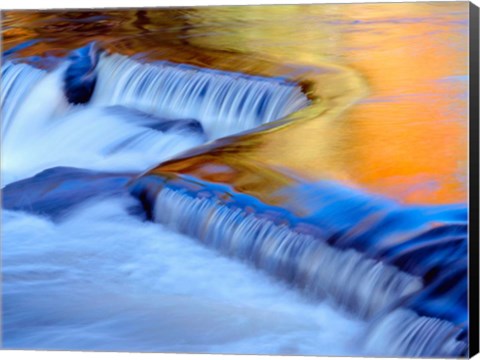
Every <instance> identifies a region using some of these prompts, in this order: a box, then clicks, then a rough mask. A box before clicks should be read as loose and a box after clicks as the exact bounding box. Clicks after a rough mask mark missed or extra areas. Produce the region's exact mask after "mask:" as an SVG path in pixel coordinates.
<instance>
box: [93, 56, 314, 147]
mask: <svg viewBox="0 0 480 360" xmlns="http://www.w3.org/2000/svg"><path fill="white" fill-rule="evenodd" d="M92 102H93V104H100V105H118V104H120V105H124V106H128V107H133V108H135V109H138V110H142V111H145V112H147V113H150V114H155V115H157V116H160V117H164V118H174V119H175V118H187V119H188V118H193V119H197V120H199V121H200V122H201V123H202V125H203V127H204V129H205V131H206V133H207V135H208V136H209V137H210V138H218V137H221V136H226V135H231V134H234V133H238V132H241V131H245V130H248V129H251V128H253V127H255V126H259V125H261V124H264V123H268V122H271V121H274V120H278V119H281V118H283V117H285V116H287V115H289V114H291V113H293V112H295V111H297V110H300V109H302V108H304V107H305V106H307V105H308V99H307V98H306V96H305V95H304V94H303V93H302V91H301V89H300V87H299V86H297V85H296V84H294V83H289V82H286V81H284V80H279V79H269V78H265V77H259V76H247V75H243V74H233V73H228V72H223V71H218V70H206V69H200V68H197V67H193V66H185V65H176V64H171V63H168V62H160V63H156V64H141V63H139V62H136V61H134V60H131V59H129V58H128V57H125V56H122V55H117V54H114V55H110V56H108V55H104V56H102V57H101V59H100V63H99V66H98V83H97V85H96V90H95V93H94V96H93V99H92Z"/></svg>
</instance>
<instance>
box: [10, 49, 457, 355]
mask: <svg viewBox="0 0 480 360" xmlns="http://www.w3.org/2000/svg"><path fill="white" fill-rule="evenodd" d="M96 51H97V50H96V48H95V47H94V46H89V47H86V48H85V49H80V50H78V51H77V52H75V53H74V55H72V56H70V57H69V59H67V60H66V61H65V62H61V64H60V65H59V67H58V68H57V69H55V70H53V71H49V72H48V71H45V70H39V69H36V68H34V67H32V66H30V65H27V64H22V63H13V62H10V61H7V62H6V63H5V64H4V65H3V66H2V97H1V101H2V118H3V122H2V185H7V186H6V187H4V188H3V192H4V198H5V200H6V201H5V202H4V207H5V208H6V209H8V210H5V211H4V221H3V222H4V225H5V226H4V230H3V232H4V239H5V241H4V244H3V245H4V254H3V256H4V262H3V280H4V287H3V290H4V309H5V313H4V345H5V346H6V347H10V348H12V347H13V348H46V349H83V350H85V349H109V350H130V351H132V350H138V351H193V352H220V353H221V352H230V353H257V354H258V353H267V354H272V353H281V354H286V353H291V354H317V355H318V354H322V355H328V354H335V355H341V354H344V355H349V354H355V355H360V354H378V355H394V356H400V355H412V356H413V355H415V356H417V355H418V356H462V355H464V354H465V351H466V348H465V347H466V345H465V341H464V340H463V339H464V337H465V336H466V335H465V333H466V330H465V326H464V323H463V321H464V318H465V314H466V311H465V304H463V303H462V302H461V300H459V301H458V302H457V303H452V302H451V301H450V299H451V298H452V295H451V294H454V295H458V294H460V295H461V294H462V291H463V290H464V287H463V285H462V284H463V283H462V282H461V281H457V280H455V281H453V280H451V279H452V277H454V276H458V277H459V278H460V279H462V276H464V273H465V271H464V270H465V269H464V267H465V266H464V265H465V264H463V263H461V260H464V259H465V258H466V255H465V254H466V247H464V244H465V238H466V235H465V234H466V229H465V226H464V225H465V221H466V219H465V218H466V217H465V209H464V208H455V207H452V208H446V209H443V208H442V209H440V208H438V209H437V208H435V209H423V208H422V209H403V208H402V207H400V206H398V205H397V204H392V203H391V202H388V201H383V200H382V201H380V200H378V198H371V197H369V196H366V197H365V196H364V197H362V196H359V195H357V194H354V195H351V194H350V195H349V196H348V197H346V196H343V195H342V194H344V192H345V191H348V190H346V189H344V188H343V187H340V186H339V187H330V186H323V187H320V188H318V189H317V190H316V191H318V193H321V194H323V195H324V196H325V198H324V200H325V201H324V202H320V204H318V206H319V210H318V212H317V213H316V214H315V215H314V216H311V217H303V218H302V217H298V216H296V215H294V212H292V211H289V210H288V206H284V207H282V206H276V207H275V206H272V205H268V204H265V203H262V202H260V201H259V200H258V199H255V198H254V197H252V196H247V195H244V194H241V193H236V192H235V191H233V190H232V189H230V188H228V187H226V186H225V187H222V186H220V185H218V186H217V185H213V184H209V183H206V182H204V183H202V182H201V181H200V180H198V179H193V180H192V179H187V180H185V181H184V182H183V183H182V185H181V186H173V185H172V183H170V182H169V181H167V180H165V179H163V178H161V177H159V176H146V177H142V178H140V179H138V180H136V181H132V178H133V176H134V175H138V174H139V173H142V172H144V171H146V170H148V169H149V168H150V167H152V166H154V165H156V164H158V163H159V162H160V161H163V160H167V159H172V158H175V156H176V155H178V154H179V153H181V152H183V151H185V150H188V149H191V148H193V147H196V146H198V145H200V144H202V143H204V142H206V141H209V140H213V139H216V138H219V137H221V136H226V135H231V134H235V133H237V132H241V131H245V130H249V129H252V128H254V127H256V126H258V125H261V124H264V123H268V122H272V121H274V120H278V119H281V118H283V117H285V116H288V115H289V114H291V113H293V112H295V111H297V110H299V109H301V108H304V107H305V106H307V105H308V99H307V97H306V96H305V95H304V94H303V93H302V92H301V89H300V87H299V86H297V85H296V84H294V83H290V82H288V81H285V80H282V79H270V78H266V77H256V76H250V75H244V74H238V73H229V72H225V71H218V70H207V69H201V68H197V67H192V66H185V65H177V64H172V63H167V62H161V63H152V64H144V63H140V62H137V61H135V60H132V59H129V58H128V57H125V56H122V55H117V54H113V55H106V54H101V55H100V54H99V53H96ZM65 166H69V167H76V168H83V169H88V170H78V169H67V168H62V167H65ZM58 167H60V168H58ZM105 172H108V174H106V173H105ZM34 175H35V176H34ZM32 176H33V177H32ZM127 183H129V184H130V190H131V193H132V194H133V195H134V196H136V197H137V198H139V199H140V200H141V201H142V202H143V205H144V207H145V208H146V210H147V212H149V211H150V212H151V216H152V218H153V220H155V221H157V222H159V223H161V225H159V224H154V223H149V222H145V221H143V219H142V218H141V217H139V216H138V214H139V212H140V211H139V210H138V201H135V200H134V199H133V198H132V197H131V196H130V195H129V194H128V193H127V191H126V190H127V185H126V184H127ZM187 183H195V184H196V187H197V188H199V189H200V190H201V191H191V190H189V189H190V188H189V187H188V186H186V185H187ZM212 189H213V190H212ZM219 194H220V195H221V194H223V195H225V194H228V196H219ZM226 199H230V200H226ZM347 204H348V206H347ZM25 212H29V213H30V214H28V213H25ZM279 214H280V215H279ZM347 214H348V215H347ZM385 214H390V215H385ZM372 218H373V219H375V221H372ZM439 224H440V225H439ZM352 229H353V230H352ZM179 233H182V234H183V235H181V234H179ZM186 236H188V237H186ZM195 239H196V240H200V242H201V243H203V244H205V245H208V247H211V248H213V249H215V251H212V250H210V249H208V247H203V246H202V245H201V244H197V243H196V242H195V241H194V240H195ZM399 239H402V240H403V242H402V241H399ZM438 244H440V246H439V245H438ZM445 249H447V250H448V258H449V259H453V260H449V261H450V262H448V261H447V260H446V257H447V256H446V255H445V254H444V253H443V252H445V251H447V250H445ZM216 250H218V251H219V252H221V253H223V254H225V255H228V257H219V256H217V251H216ZM424 251H427V252H428V253H429V254H431V256H427V255H425V254H424ZM442 251H443V252H442ZM452 254H454V255H452ZM229 257H230V258H229ZM231 258H237V259H240V260H241V261H236V260H233V259H231ZM454 260H457V262H458V263H454ZM249 264H251V265H253V266H252V267H250V266H249ZM255 267H257V268H259V269H261V270H263V271H257V270H256V269H255ZM265 273H266V274H269V275H271V276H269V275H266V274H265ZM332 274H334V276H332ZM465 276H466V275H465ZM274 278H279V279H282V280H284V281H285V284H284V283H283V282H277V281H276V280H275V279H274ZM455 279H456V278H455ZM286 284H287V285H286ZM457 284H460V285H457ZM298 289H301V290H302V291H303V295H301V292H300V291H296V290H298ZM305 294H306V295H307V296H304V295H305ZM460 295H458V299H463V297H461V296H460ZM52 298H54V299H55V301H51V300H49V299H52ZM109 299H112V300H109ZM425 304H430V305H431V306H430V307H428V309H426V308H425ZM446 308H449V309H450V310H446ZM420 331H421V332H422V334H421V335H420ZM385 343H387V344H389V345H388V346H387V348H385V347H384V346H383V345H382V344H385ZM390 345H391V346H390Z"/></svg>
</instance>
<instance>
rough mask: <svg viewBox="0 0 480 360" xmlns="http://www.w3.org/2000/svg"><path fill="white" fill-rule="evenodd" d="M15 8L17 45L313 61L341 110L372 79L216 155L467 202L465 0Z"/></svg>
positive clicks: (265, 66)
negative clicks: (121, 8)
mask: <svg viewBox="0 0 480 360" xmlns="http://www.w3.org/2000/svg"><path fill="white" fill-rule="evenodd" d="M98 16H100V17H99V18H97V17H98ZM5 19H6V20H5V24H6V25H7V26H8V28H7V29H4V31H3V34H4V36H5V45H6V48H11V47H12V46H14V45H16V44H18V43H21V42H22V41H25V40H28V39H32V38H37V39H39V40H40V41H39V42H38V43H36V44H33V45H32V46H31V47H29V48H26V49H24V50H21V52H20V54H23V55H32V54H44V53H45V52H46V51H53V52H54V53H56V54H59V55H61V54H62V51H63V52H65V51H66V49H71V48H75V47H77V46H81V45H83V44H85V43H87V42H89V41H92V40H98V41H100V42H102V44H103V46H105V47H108V48H110V49H112V50H113V51H119V52H122V53H126V54H134V53H138V52H146V56H149V57H152V58H164V59H167V60H173V61H177V62H186V63H190V64H194V65H200V66H209V67H215V68H221V69H226V70H233V71H235V70H236V71H244V72H247V73H254V74H255V73H259V74H263V75H269V74H271V75H278V74H288V73H289V72H291V71H293V72H295V71H297V70H298V69H307V68H309V69H310V70H311V69H314V70H315V69H318V74H323V75H321V76H318V77H316V78H312V77H309V76H311V73H309V72H308V71H310V70H308V71H307V70H305V75H304V76H305V77H306V78H301V80H305V81H312V82H314V83H315V85H316V88H317V89H318V94H319V97H320V98H322V96H323V98H322V100H323V101H322V102H321V104H323V106H327V107H330V108H332V107H335V106H337V108H338V109H340V110H341V109H343V108H344V107H345V104H348V103H349V102H350V101H352V99H357V98H358V96H359V94H364V89H363V87H364V86H365V84H367V87H368V91H369V95H367V96H365V97H364V98H363V99H361V100H360V101H359V102H357V103H355V104H353V106H351V107H350V108H349V109H348V110H347V111H346V112H344V113H343V114H341V115H340V116H338V114H339V111H336V112H333V113H330V114H329V116H325V114H324V113H323V115H320V113H322V112H321V111H318V112H317V114H316V115H315V112H314V111H311V112H303V113H302V117H303V119H305V121H297V122H294V123H292V124H290V125H289V126H285V127H282V128H280V129H277V130H275V131H268V132H265V133H263V134H260V135H256V136H253V137H252V136H250V137H246V138H244V139H239V140H236V143H235V144H234V145H232V146H231V147H230V149H232V148H233V149H234V150H235V151H237V152H236V153H234V156H232V155H231V154H232V152H231V151H230V149H226V151H225V152H224V153H223V154H222V152H221V150H219V151H217V153H216V155H215V156H217V160H216V161H215V164H219V163H220V162H221V159H222V157H223V159H224V161H225V162H226V163H228V166H232V167H235V162H236V161H237V160H235V159H241V160H238V161H237V162H238V163H239V164H238V167H239V169H249V165H248V162H249V161H251V162H252V164H254V165H255V169H257V170H256V171H261V167H259V166H260V165H262V166H264V167H265V170H264V171H265V172H269V171H270V170H269V169H267V168H268V167H273V169H275V168H285V169H287V172H296V173H298V174H300V175H301V176H302V177H305V178H308V179H313V180H315V179H324V178H329V179H336V180H339V181H343V182H347V183H349V184H352V185H355V186H359V187H362V188H366V189H368V190H370V191H372V192H377V193H382V194H385V195H386V196H389V197H393V198H396V199H399V200H401V201H404V202H410V203H451V202H465V201H466V172H467V144H466V142H467V94H468V93H467V91H468V89H467V75H468V67H467V66H468V64H467V59H468V52H467V50H468V49H467V47H468V33H467V30H468V26H467V19H468V3H467V2H451V3H445V2H442V3H398V4H393V3H389V4H386V3H384V4H382V3H377V4H325V5H301V6H300V5H289V6H258V7H245V6H236V7H202V8H195V9H194V8H185V9H148V10H128V11H89V12H84V13H80V12H76V13H72V12H56V13H55V12H53V13H42V14H39V13H35V12H18V13H15V12H9V13H7V14H6V16H5ZM92 19H93V20H92ZM275 64H277V65H275ZM287 65H292V66H287ZM325 69H330V70H331V69H335V70H334V71H332V72H331V73H332V74H333V73H335V74H334V75H331V76H330V75H328V73H329V71H330V70H328V71H324V70H325ZM349 69H352V70H353V72H351V71H350V72H349ZM325 73H327V75H328V76H327V75H325ZM362 79H363V80H364V81H360V80H362ZM327 98H328V101H327ZM336 100H337V102H336ZM338 109H337V110H338ZM322 110H324V109H322ZM332 114H333V115H332ZM252 139H254V140H252ZM207 158H208V156H207ZM207 165H208V164H207ZM207 165H205V167H202V169H207V168H209V167H208V166H207ZM169 166H170V167H171V165H169ZM189 166H190V165H189ZM181 167H182V166H181V164H177V165H175V169H176V170H175V171H180V170H179V169H181ZM243 173H244V175H245V176H242V177H239V178H238V179H233V178H231V177H230V176H229V177H228V181H230V182H232V183H235V181H237V182H241V183H242V184H245V183H248V184H250V185H249V186H250V187H251V188H255V189H256V191H257V190H258V191H259V192H261V187H262V186H263V187H265V189H264V192H265V193H267V192H268V190H269V189H268V188H267V187H268V186H267V185H265V184H266V182H265V181H261V180H258V184H257V185H258V186H256V185H253V184H254V183H255V178H256V174H255V173H252V174H250V175H249V176H250V178H249V179H248V181H246V177H247V175H248V174H247V173H248V171H244V172H243ZM205 176H208V174H206V175H205ZM217 176H219V175H218V174H217ZM225 176H227V175H225V174H223V175H222V176H219V179H224V180H225ZM240 178H241V179H240ZM259 178H262V177H261V176H259ZM264 178H268V179H270V178H271V177H270V176H266V177H264ZM272 178H273V177H272ZM219 181H221V180H219ZM282 181H283V180H282ZM282 181H279V184H282V183H283V182H282ZM237 185H238V184H237Z"/></svg>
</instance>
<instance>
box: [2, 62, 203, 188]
mask: <svg viewBox="0 0 480 360" xmlns="http://www.w3.org/2000/svg"><path fill="white" fill-rule="evenodd" d="M67 67H68V63H64V64H62V65H61V66H60V67H59V68H57V69H55V70H53V71H51V72H46V71H43V70H39V69H36V68H34V67H32V66H30V65H27V64H22V63H19V64H13V63H11V62H7V63H6V64H4V65H3V66H2V99H1V100H2V104H1V105H2V119H3V121H2V155H1V156H2V184H3V185H6V184H9V183H12V182H13V181H17V180H20V179H24V178H26V177H30V176H33V175H35V174H37V173H39V172H41V171H43V170H46V169H49V168H52V167H56V166H71V167H82V168H88V169H94V170H105V171H144V170H146V169H147V168H148V167H149V166H153V165H155V164H157V163H158V162H159V161H162V160H166V159H169V158H171V157H173V156H174V155H176V154H178V153H180V152H182V151H185V150H188V149H190V148H193V147H195V146H198V145H200V144H202V143H203V142H205V136H204V134H203V130H202V128H201V126H199V124H198V122H197V121H195V120H191V119H190V120H189V119H181V120H165V119H161V118H158V117H154V116H151V115H149V114H145V113H142V112H139V111H137V110H133V109H129V108H126V107H121V106H91V105H90V104H87V105H78V106H74V105H72V104H69V103H68V102H67V99H66V97H65V94H64V88H63V86H64V76H65V72H66V69H67Z"/></svg>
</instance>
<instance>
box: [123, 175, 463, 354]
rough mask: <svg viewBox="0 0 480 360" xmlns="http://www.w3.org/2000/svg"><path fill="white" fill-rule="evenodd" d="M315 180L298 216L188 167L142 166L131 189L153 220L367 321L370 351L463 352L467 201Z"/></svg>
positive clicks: (388, 352)
mask: <svg viewBox="0 0 480 360" xmlns="http://www.w3.org/2000/svg"><path fill="white" fill-rule="evenodd" d="M313 188H314V192H313V193H312V192H311V191H310V193H309V194H308V193H307V194H303V195H304V196H301V198H308V197H310V198H311V199H316V201H318V203H315V204H310V205H312V206H313V207H314V208H315V209H316V210H315V211H314V212H313V215H310V216H302V217H298V216H296V215H294V214H293V213H292V212H290V211H288V210H287V209H288V207H289V206H288V205H285V207H283V208H282V207H275V206H271V205H267V204H264V203H262V202H260V201H258V200H257V199H255V198H253V197H251V196H248V195H245V194H239V193H237V192H236V191H235V190H233V189H232V188H230V187H228V186H222V185H218V184H211V183H207V182H202V181H200V180H198V179H193V178H190V177H188V176H180V177H179V178H174V179H169V178H162V177H161V176H157V175H149V176H145V177H143V178H141V179H140V180H138V181H137V182H135V183H134V184H133V185H132V189H131V191H132V193H133V194H134V195H135V196H137V197H138V198H140V199H141V200H142V202H143V203H144V204H145V207H146V208H147V209H148V212H149V213H150V214H151V217H152V218H153V219H154V220H155V221H157V222H159V223H161V224H164V225H167V226H168V227H170V228H172V229H174V230H176V231H179V232H181V233H183V234H186V235H189V236H191V237H193V238H197V239H199V240H200V241H202V242H203V243H205V244H206V245H208V246H209V247H212V248H215V249H217V250H219V251H220V252H222V253H224V254H226V255H228V256H231V257H236V258H239V259H241V260H243V261H246V262H248V263H251V264H253V265H255V266H256V267H257V268H260V269H262V270H264V271H266V272H267V273H269V274H271V275H273V276H275V277H277V278H281V279H283V280H286V281H287V282H289V283H291V284H292V285H293V286H294V287H296V288H300V289H302V290H303V291H304V292H306V294H307V295H310V296H311V297H313V298H317V299H318V298H320V299H323V298H327V299H330V300H331V301H333V302H335V303H336V304H337V305H338V306H340V307H341V308H344V309H345V310H347V311H348V312H350V313H352V314H353V315H355V316H356V317H359V318H363V319H367V320H369V321H371V325H370V330H369V332H368V334H369V335H368V336H367V337H366V341H365V350H366V352H367V353H369V354H375V355H379V356H380V355H383V356H385V355H390V356H398V355H399V354H400V355H403V356H439V357H442V356H443V357H452V356H464V355H465V354H466V352H467V343H466V341H465V339H466V336H467V328H466V322H467V304H466V302H465V299H466V289H467V284H466V278H467V267H466V256H467V247H466V243H467V241H466V239H467V228H466V218H467V215H466V209H465V208H464V207H462V206H453V205H452V206H447V207H419V208H416V207H412V208H408V207H405V208H404V207H402V206H399V205H397V204H395V203H392V202H390V201H385V200H383V199H379V198H378V197H377V198H376V197H371V196H370V197H369V196H368V195H363V194H361V193H359V192H355V191H353V190H351V189H348V188H344V187H342V186H340V185H335V184H329V183H325V184H317V185H315V186H314V187H313ZM292 192H293V193H295V190H294V189H292ZM318 193H319V194H321V196H320V198H318V196H316V195H315V194H318ZM305 195H307V196H305ZM308 195H310V196H308ZM339 204H341V205H339ZM373 219H375V220H373ZM365 224H368V225H367V226H366V225H365ZM365 237H367V238H365ZM399 239H402V241H400V242H399ZM332 274H335V275H334V276H332Z"/></svg>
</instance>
